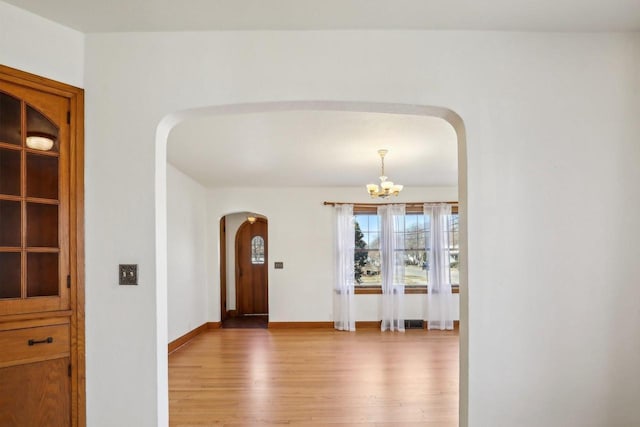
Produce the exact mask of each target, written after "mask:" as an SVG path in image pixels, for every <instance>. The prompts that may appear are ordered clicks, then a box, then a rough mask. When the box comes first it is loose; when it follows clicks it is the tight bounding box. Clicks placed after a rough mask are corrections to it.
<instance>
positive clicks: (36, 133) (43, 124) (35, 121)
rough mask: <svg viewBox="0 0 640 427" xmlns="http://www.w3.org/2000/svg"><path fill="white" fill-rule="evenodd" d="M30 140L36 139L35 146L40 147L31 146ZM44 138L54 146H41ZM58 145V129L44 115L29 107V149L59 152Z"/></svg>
mask: <svg viewBox="0 0 640 427" xmlns="http://www.w3.org/2000/svg"><path fill="white" fill-rule="evenodd" d="M30 138H36V140H35V141H34V144H38V145H30V144H31V143H30ZM38 138H39V139H38ZM42 138H45V139H46V140H49V141H51V144H52V145H50V146H49V145H44V146H43V145H40V144H41V143H43V142H44V140H43V139H42ZM58 144H59V143H58V127H57V126H56V125H55V124H53V122H51V120H49V119H48V118H46V117H45V116H44V115H43V114H42V113H40V112H39V111H37V110H36V109H34V108H33V107H31V106H30V105H27V147H29V148H33V149H36V150H42V151H54V152H58V151H59V150H58Z"/></svg>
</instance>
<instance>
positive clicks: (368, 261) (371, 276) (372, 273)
mask: <svg viewBox="0 0 640 427" xmlns="http://www.w3.org/2000/svg"><path fill="white" fill-rule="evenodd" d="M354 264H355V269H356V285H361V286H380V284H381V282H380V280H381V278H380V251H375V250H373V251H372V250H370V251H356V255H355V259H354Z"/></svg>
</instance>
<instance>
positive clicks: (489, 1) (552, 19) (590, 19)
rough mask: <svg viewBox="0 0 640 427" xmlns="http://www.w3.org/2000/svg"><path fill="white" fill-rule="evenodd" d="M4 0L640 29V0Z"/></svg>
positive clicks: (373, 24)
mask: <svg viewBox="0 0 640 427" xmlns="http://www.w3.org/2000/svg"><path fill="white" fill-rule="evenodd" d="M4 1H6V2H7V3H11V4H14V5H16V6H18V7H20V8H22V9H26V10H29V11H31V12H34V13H36V14H37V15H41V16H44V17H46V18H48V19H51V20H53V21H56V22H59V23H61V24H63V25H66V26H68V27H71V28H75V29H77V30H80V31H82V32H86V33H95V32H119V31H205V30H330V29H382V30H387V29H451V30H505V31H638V30H640V0H484V1H478V0H4Z"/></svg>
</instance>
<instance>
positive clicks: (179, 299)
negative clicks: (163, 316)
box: [167, 164, 217, 341]
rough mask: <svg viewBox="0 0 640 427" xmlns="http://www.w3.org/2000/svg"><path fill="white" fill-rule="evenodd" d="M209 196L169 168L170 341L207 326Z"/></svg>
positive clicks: (199, 186) (172, 167)
mask: <svg viewBox="0 0 640 427" xmlns="http://www.w3.org/2000/svg"><path fill="white" fill-rule="evenodd" d="M206 194H207V193H206V189H205V188H204V187H203V186H202V185H200V184H199V183H198V182H196V181H194V180H193V179H192V178H190V177H189V176H187V175H185V174H184V173H182V172H181V171H180V170H178V169H177V168H175V167H174V166H172V165H171V164H167V291H168V292H167V295H168V325H169V332H168V334H169V335H168V336H169V341H173V340H174V339H176V338H179V337H180V336H182V335H184V334H186V333H187V332H189V331H191V330H193V329H195V328H197V327H198V326H200V325H202V324H203V323H205V322H207V298H208V297H209V291H208V290H207V267H208V264H207V248H208V245H209V244H210V243H211V242H209V241H208V240H207V234H206V229H207V200H206ZM214 245H215V243H214ZM216 270H217V268H216V269H215V270H213V271H216ZM212 273H213V272H212Z"/></svg>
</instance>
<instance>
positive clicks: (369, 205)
mask: <svg viewBox="0 0 640 427" xmlns="http://www.w3.org/2000/svg"><path fill="white" fill-rule="evenodd" d="M425 203H446V204H448V205H457V204H458V202H408V203H348V202H324V203H323V205H324V206H335V205H353V206H354V207H359V208H374V207H376V206H384V205H399V204H403V205H406V206H407V207H422V206H423V205H424V204H425Z"/></svg>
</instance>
